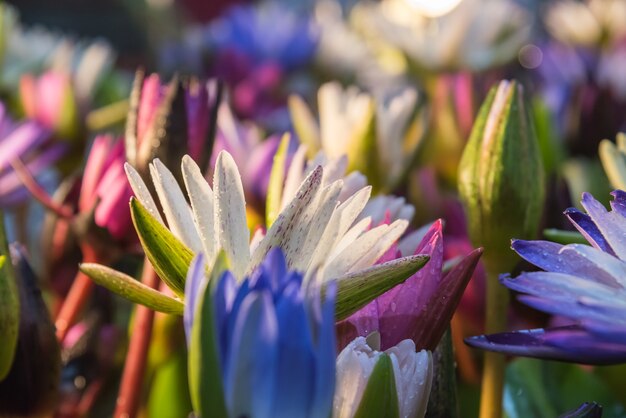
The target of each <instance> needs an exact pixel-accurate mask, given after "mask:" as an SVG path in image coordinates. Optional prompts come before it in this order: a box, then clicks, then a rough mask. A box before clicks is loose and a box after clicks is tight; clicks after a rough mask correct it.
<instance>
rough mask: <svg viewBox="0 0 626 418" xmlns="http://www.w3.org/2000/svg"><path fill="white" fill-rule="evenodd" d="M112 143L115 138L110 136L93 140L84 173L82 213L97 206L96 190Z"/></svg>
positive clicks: (81, 199) (81, 197) (80, 204)
mask: <svg viewBox="0 0 626 418" xmlns="http://www.w3.org/2000/svg"><path fill="white" fill-rule="evenodd" d="M112 141H113V138H112V137H111V136H109V135H98V136H97V137H96V138H95V139H94V140H93V145H92V146H91V150H90V151H89V157H88V158H87V164H86V165H85V170H84V172H83V180H82V185H81V190H80V202H79V208H80V210H81V211H85V210H89V209H90V208H91V207H92V206H93V205H94V204H95V199H96V188H97V187H98V182H99V181H100V179H101V177H102V171H103V168H104V164H105V161H106V159H107V156H108V155H109V152H110V148H111V143H112Z"/></svg>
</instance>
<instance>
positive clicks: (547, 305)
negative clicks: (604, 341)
mask: <svg viewBox="0 0 626 418" xmlns="http://www.w3.org/2000/svg"><path fill="white" fill-rule="evenodd" d="M518 300H519V301H520V302H522V303H524V304H526V305H528V306H530V307H532V308H535V309H537V310H540V311H542V312H546V313H549V314H552V315H562V316H565V317H567V318H572V319H578V320H583V319H593V320H597V321H603V322H607V321H611V320H615V318H614V317H613V314H612V313H607V312H606V311H602V310H600V309H598V308H597V305H591V304H588V303H585V304H583V303H581V302H579V301H576V300H570V299H557V298H552V297H549V298H541V297H537V296H519V297H518Z"/></svg>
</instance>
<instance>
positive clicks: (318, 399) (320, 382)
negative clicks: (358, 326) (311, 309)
mask: <svg viewBox="0 0 626 418" xmlns="http://www.w3.org/2000/svg"><path fill="white" fill-rule="evenodd" d="M336 297H337V284H336V283H335V282H331V283H329V284H328V286H327V287H326V297H325V300H324V304H323V306H322V312H321V321H320V323H319V333H318V338H317V374H316V379H315V396H314V398H313V406H312V409H311V413H310V416H311V417H314V418H326V417H328V416H329V415H330V411H332V407H333V397H334V394H335V361H336V358H337V351H336V350H337V344H336V337H335V299H336ZM315 305H319V304H318V303H316V304H315Z"/></svg>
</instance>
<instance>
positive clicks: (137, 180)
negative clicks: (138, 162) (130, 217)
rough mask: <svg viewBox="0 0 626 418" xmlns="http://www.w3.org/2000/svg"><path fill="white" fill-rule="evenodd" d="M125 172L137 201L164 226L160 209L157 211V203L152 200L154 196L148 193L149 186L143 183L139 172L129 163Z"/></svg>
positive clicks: (125, 166) (125, 167)
mask: <svg viewBox="0 0 626 418" xmlns="http://www.w3.org/2000/svg"><path fill="white" fill-rule="evenodd" d="M124 170H125V171H126V177H128V182H129V183H130V187H131V188H132V189H133V193H135V196H136V197H137V199H139V201H140V202H141V204H142V205H143V206H144V207H145V208H146V209H147V210H148V212H150V214H151V215H152V216H154V218H155V219H157V220H158V221H159V222H161V223H162V224H164V223H163V218H161V214H160V213H159V209H157V206H156V203H154V199H152V195H151V194H150V192H149V191H148V186H146V183H144V182H143V179H142V178H141V176H140V175H139V173H138V172H137V170H135V168H134V167H133V166H132V165H130V164H129V163H124Z"/></svg>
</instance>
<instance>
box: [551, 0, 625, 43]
mask: <svg viewBox="0 0 626 418" xmlns="http://www.w3.org/2000/svg"><path fill="white" fill-rule="evenodd" d="M624 22H626V2H625V1H623V0H588V1H574V0H561V1H555V2H552V4H550V6H549V8H548V10H547V12H546V13H545V24H546V27H547V28H548V30H549V31H550V34H551V35H552V36H554V37H555V38H556V39H558V40H559V41H561V42H564V43H566V44H570V45H574V46H576V45H582V46H596V45H600V44H602V43H603V42H607V43H608V44H611V43H613V42H614V41H618V40H620V39H621V38H622V37H623V36H624V35H625V34H626V26H624Z"/></svg>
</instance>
